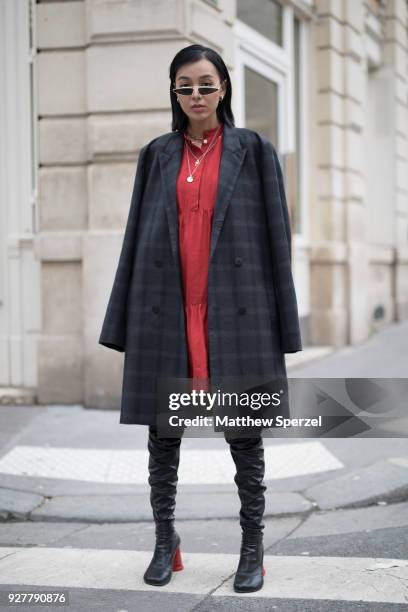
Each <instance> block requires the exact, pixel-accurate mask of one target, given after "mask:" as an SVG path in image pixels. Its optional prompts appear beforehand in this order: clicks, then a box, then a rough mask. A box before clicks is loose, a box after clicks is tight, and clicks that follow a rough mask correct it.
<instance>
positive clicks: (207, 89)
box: [173, 85, 221, 96]
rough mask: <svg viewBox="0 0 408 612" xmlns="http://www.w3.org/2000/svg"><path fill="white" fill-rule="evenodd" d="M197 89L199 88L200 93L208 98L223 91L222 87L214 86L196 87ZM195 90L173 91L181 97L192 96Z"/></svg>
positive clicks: (189, 88)
mask: <svg viewBox="0 0 408 612" xmlns="http://www.w3.org/2000/svg"><path fill="white" fill-rule="evenodd" d="M195 87H198V93H199V94H200V95H202V96H207V95H208V94H212V93H215V92H216V91H218V90H219V89H221V86H220V87H214V86H213V85H195ZM193 89H194V88H193V87H176V88H175V89H173V91H174V93H175V94H180V95H181V96H191V94H192V93H193Z"/></svg>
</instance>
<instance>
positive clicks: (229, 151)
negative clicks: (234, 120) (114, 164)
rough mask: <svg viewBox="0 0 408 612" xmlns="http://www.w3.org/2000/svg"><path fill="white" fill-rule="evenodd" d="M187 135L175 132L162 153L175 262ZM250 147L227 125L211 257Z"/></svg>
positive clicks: (214, 215) (163, 185)
mask: <svg viewBox="0 0 408 612" xmlns="http://www.w3.org/2000/svg"><path fill="white" fill-rule="evenodd" d="M183 146H184V137H183V133H182V132H174V134H173V135H172V136H171V137H170V139H169V142H168V143H167V145H166V147H165V150H164V151H162V152H161V153H160V154H159V163H160V172H161V181H162V187H163V193H164V194H165V207H166V214H167V221H168V225H169V232H170V241H171V248H172V251H173V255H174V258H175V261H176V262H177V263H178V261H179V246H178V238H179V236H178V211H177V195H176V194H177V192H176V189H177V176H178V172H179V168H180V164H181V159H182V155H183ZM246 153H247V148H246V147H243V146H242V145H241V143H240V141H239V138H238V134H237V128H234V127H230V126H228V125H226V124H225V125H224V135H223V146H222V152H221V160H220V169H219V178H218V190H217V197H216V201H215V206H214V214H213V222H212V228H211V243H210V259H211V257H212V256H213V253H214V251H215V247H216V246H217V240H218V237H219V234H220V231H221V228H222V224H223V222H224V218H225V215H226V212H227V209H228V206H229V203H230V199H231V195H232V193H233V190H234V187H235V183H236V182H237V179H238V175H239V172H240V170H241V166H242V163H243V161H244V158H245V155H246Z"/></svg>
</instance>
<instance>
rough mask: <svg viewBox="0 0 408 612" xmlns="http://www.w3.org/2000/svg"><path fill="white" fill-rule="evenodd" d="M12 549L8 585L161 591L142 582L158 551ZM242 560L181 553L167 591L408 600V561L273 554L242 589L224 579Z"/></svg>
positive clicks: (3, 568)
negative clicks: (260, 576)
mask: <svg viewBox="0 0 408 612" xmlns="http://www.w3.org/2000/svg"><path fill="white" fill-rule="evenodd" d="M10 550H11V549H10V547H8V548H5V549H2V548H0V583H1V584H16V585H21V586H24V585H25V584H27V585H28V584H29V585H36V586H43V587H61V588H98V589H112V590H131V591H156V592H157V591H158V587H153V586H150V585H147V584H145V583H144V581H143V573H144V571H145V569H146V567H147V565H148V564H149V562H150V560H151V557H152V552H151V551H134V550H94V549H78V548H40V547H33V548H27V549H23V548H16V549H15V551H16V553H15V554H13V555H10V554H9V556H6V557H3V558H1V555H2V553H3V552H4V551H7V552H8V553H9V552H10ZM238 558H239V557H238V555H231V554H209V553H185V552H183V551H182V559H183V564H184V570H182V571H180V572H174V573H173V577H172V579H171V581H170V583H169V584H168V585H166V586H164V587H160V592H169V593H189V594H196V595H203V594H206V593H208V592H209V591H211V590H213V589H215V591H214V593H213V595H215V596H234V597H237V596H240V597H265V598H272V597H277V598H289V599H300V598H302V599H303V598H305V599H315V600H319V599H330V600H333V601H364V602H386V603H406V602H407V598H408V584H407V581H408V560H401V559H388V558H387V559H383V558H361V557H351V558H348V557H310V556H309V557H303V556H300V557H296V556H283V555H282V556H280V555H278V556H270V555H266V556H265V558H264V564H265V570H266V575H265V583H264V587H263V589H261V590H260V591H257V592H255V593H250V594H243V595H239V594H237V593H235V591H234V590H233V576H232V577H230V578H229V580H227V581H226V582H225V583H224V584H221V583H222V582H223V581H224V580H226V579H228V577H229V576H231V574H233V573H234V572H235V571H236V568H237V564H238ZM218 585H221V586H220V587H219V588H218Z"/></svg>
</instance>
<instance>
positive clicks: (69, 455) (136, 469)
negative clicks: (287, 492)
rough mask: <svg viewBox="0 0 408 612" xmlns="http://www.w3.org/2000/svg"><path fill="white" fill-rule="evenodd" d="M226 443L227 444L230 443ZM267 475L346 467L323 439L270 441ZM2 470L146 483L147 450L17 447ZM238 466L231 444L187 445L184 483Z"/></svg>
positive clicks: (220, 476) (229, 473)
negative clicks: (271, 443) (222, 445)
mask: <svg viewBox="0 0 408 612" xmlns="http://www.w3.org/2000/svg"><path fill="white" fill-rule="evenodd" d="M225 444H226V443H225ZM265 467H266V470H265V479H266V480H273V479H277V478H289V477H292V476H304V475H306V474H315V473H320V472H327V471H329V470H338V469H340V468H342V467H344V465H343V463H341V461H339V460H338V459H337V458H336V457H335V456H334V455H333V454H332V453H331V452H330V451H329V450H328V449H327V448H326V447H325V446H324V444H322V443H321V442H317V441H312V442H309V441H304V442H295V443H291V444H278V445H267V444H265ZM0 473H2V474H13V475H16V476H31V477H38V478H63V479H68V480H70V479H71V480H83V481H88V482H104V483H117V484H146V483H147V478H148V451H147V449H144V450H119V449H113V450H112V449H88V448H82V449H81V448H60V447H58V448H57V447H41V446H23V445H20V446H15V447H14V448H12V449H11V450H10V451H9V452H8V453H7V454H6V455H4V456H3V457H1V458H0ZM234 474H235V465H234V463H233V461H232V457H231V455H230V452H229V449H228V448H227V447H226V448H225V449H220V450H219V449H200V450H198V449H190V448H186V449H184V448H182V450H181V453H180V466H179V471H178V475H179V482H180V484H196V485H202V484H227V483H229V484H230V483H232V482H233V478H234Z"/></svg>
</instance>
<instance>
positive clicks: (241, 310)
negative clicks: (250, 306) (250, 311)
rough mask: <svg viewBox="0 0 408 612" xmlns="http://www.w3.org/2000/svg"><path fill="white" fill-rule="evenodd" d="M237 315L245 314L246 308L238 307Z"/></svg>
mask: <svg viewBox="0 0 408 612" xmlns="http://www.w3.org/2000/svg"><path fill="white" fill-rule="evenodd" d="M238 313H239V314H240V315H243V314H245V313H246V308H245V306H240V307H239V308H238Z"/></svg>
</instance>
